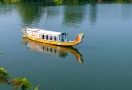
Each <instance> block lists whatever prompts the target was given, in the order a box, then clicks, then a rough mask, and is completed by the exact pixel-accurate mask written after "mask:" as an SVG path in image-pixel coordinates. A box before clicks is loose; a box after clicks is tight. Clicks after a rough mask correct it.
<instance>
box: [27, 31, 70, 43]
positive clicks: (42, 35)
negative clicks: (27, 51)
mask: <svg viewBox="0 0 132 90" xmlns="http://www.w3.org/2000/svg"><path fill="white" fill-rule="evenodd" d="M25 33H27V35H28V36H32V37H34V38H38V39H43V40H49V41H57V42H67V37H68V34H67V33H64V32H56V31H49V30H44V29H31V28H26V29H25Z"/></svg>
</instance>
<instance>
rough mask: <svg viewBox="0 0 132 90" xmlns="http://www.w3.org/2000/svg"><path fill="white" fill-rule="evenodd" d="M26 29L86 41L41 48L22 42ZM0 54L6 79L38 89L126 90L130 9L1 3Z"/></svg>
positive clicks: (3, 89) (130, 76) (131, 48)
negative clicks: (23, 82) (64, 46)
mask: <svg viewBox="0 0 132 90" xmlns="http://www.w3.org/2000/svg"><path fill="white" fill-rule="evenodd" d="M27 25H29V26H30V27H38V28H44V29H47V30H53V31H61V32H67V33H68V38H69V39H71V40H74V39H75V37H76V35H77V34H79V33H81V32H83V33H84V34H85V37H84V38H83V42H82V43H81V44H79V45H77V46H74V47H73V48H63V47H57V46H52V45H51V46H50V45H44V44H41V43H38V42H34V41H31V40H27V39H25V38H23V37H22V35H23V34H22V32H21V29H22V28H25V27H26V26H27ZM47 47H49V48H50V50H51V49H52V50H56V52H52V51H50V50H47ZM44 48H46V50H45V49H44ZM0 51H2V53H3V54H2V55H0V67H3V68H5V69H6V70H7V72H8V73H9V74H10V75H11V79H13V78H17V77H22V78H24V77H25V78H27V79H28V81H29V82H30V83H31V84H32V85H33V86H38V85H40V86H39V90H131V89H132V4H128V3H125V4H124V3H107V4H105V3H103V4H101V3H100V4H89V3H81V4H75V5H68V4H66V5H60V6H56V5H52V4H51V5H50V4H45V5H43V4H38V3H5V4H3V3H1V4H0ZM78 57H79V59H78ZM0 90H13V87H12V86H10V85H2V84H1V85H0Z"/></svg>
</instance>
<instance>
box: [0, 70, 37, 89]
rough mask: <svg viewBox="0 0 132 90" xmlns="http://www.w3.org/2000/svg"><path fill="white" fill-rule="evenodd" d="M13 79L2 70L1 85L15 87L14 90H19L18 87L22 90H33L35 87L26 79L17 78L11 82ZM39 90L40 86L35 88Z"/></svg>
mask: <svg viewBox="0 0 132 90" xmlns="http://www.w3.org/2000/svg"><path fill="white" fill-rule="evenodd" d="M10 78H11V77H10V75H9V74H8V73H7V71H6V70H5V69H4V68H0V84H9V85H12V86H13V87H14V90H18V87H21V90H27V89H28V90H31V89H33V86H32V85H31V84H30V83H29V81H28V80H27V79H26V78H15V79H13V80H11V81H10V80H9V79H10ZM34 90H38V86H37V87H35V88H34Z"/></svg>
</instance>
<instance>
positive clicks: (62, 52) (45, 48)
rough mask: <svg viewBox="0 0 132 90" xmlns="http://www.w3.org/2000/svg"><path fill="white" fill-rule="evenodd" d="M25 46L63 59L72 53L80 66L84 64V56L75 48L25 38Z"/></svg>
mask: <svg viewBox="0 0 132 90" xmlns="http://www.w3.org/2000/svg"><path fill="white" fill-rule="evenodd" d="M23 44H25V45H26V46H27V48H28V49H29V50H33V51H38V52H44V53H47V54H50V55H54V56H57V57H61V58H65V57H66V56H68V53H72V54H73V55H75V57H76V60H77V61H78V62H79V63H80V64H82V63H83V59H82V54H81V53H80V52H79V51H78V49H76V48H73V47H63V46H57V45H51V44H46V43H40V42H36V41H33V40H30V39H28V38H23Z"/></svg>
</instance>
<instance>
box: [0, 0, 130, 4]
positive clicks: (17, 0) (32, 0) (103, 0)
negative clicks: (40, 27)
mask: <svg viewBox="0 0 132 90" xmlns="http://www.w3.org/2000/svg"><path fill="white" fill-rule="evenodd" d="M0 2H55V3H58V5H61V4H63V3H64V2H69V3H71V2H72V3H78V2H132V0H0Z"/></svg>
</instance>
